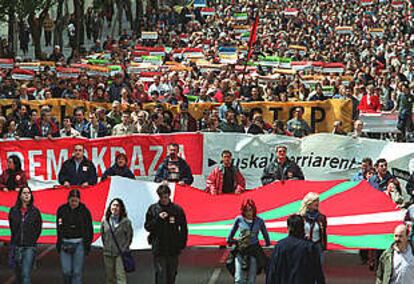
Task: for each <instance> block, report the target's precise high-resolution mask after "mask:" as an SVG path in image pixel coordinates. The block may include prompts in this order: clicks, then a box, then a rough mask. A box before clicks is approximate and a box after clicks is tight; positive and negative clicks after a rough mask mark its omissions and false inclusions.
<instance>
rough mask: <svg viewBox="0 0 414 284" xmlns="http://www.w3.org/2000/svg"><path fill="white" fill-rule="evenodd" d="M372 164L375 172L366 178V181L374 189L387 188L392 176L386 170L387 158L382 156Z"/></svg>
mask: <svg viewBox="0 0 414 284" xmlns="http://www.w3.org/2000/svg"><path fill="white" fill-rule="evenodd" d="M374 166H375V168H376V170H377V172H376V174H375V175H374V176H372V177H371V178H370V179H369V180H368V182H369V183H370V184H371V185H372V186H373V187H375V188H376V189H378V190H380V191H385V190H386V189H387V184H388V181H389V180H390V179H392V178H393V176H392V175H391V173H390V172H389V171H388V163H387V160H385V159H382V158H381V159H378V160H377V161H376V162H375V165H374Z"/></svg>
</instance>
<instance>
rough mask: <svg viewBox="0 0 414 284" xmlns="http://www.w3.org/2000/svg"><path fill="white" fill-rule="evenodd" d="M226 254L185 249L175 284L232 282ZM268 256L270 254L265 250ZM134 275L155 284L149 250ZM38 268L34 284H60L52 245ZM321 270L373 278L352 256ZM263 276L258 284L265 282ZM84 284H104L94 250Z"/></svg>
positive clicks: (343, 278)
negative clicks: (226, 264)
mask: <svg viewBox="0 0 414 284" xmlns="http://www.w3.org/2000/svg"><path fill="white" fill-rule="evenodd" d="M227 253H228V251H227V250H225V249H218V248H191V249H186V250H185V251H184V252H183V253H182V255H181V257H180V266H179V271H178V276H177V281H176V283H177V284H227V283H229V284H230V283H234V281H233V278H232V277H231V275H230V274H229V273H228V272H227V270H226V269H225V267H224V261H225V258H226V256H227ZM267 253H268V254H270V253H271V251H270V250H269V251H267ZM6 255H7V253H6V249H5V248H0V283H4V284H11V283H14V281H13V273H12V271H10V270H9V269H8V268H7V266H6ZM134 257H135V260H136V264H137V270H136V272H134V273H132V274H129V275H128V283H137V284H147V283H154V276H153V274H154V272H153V271H154V270H153V265H152V256H151V252H150V251H135V252H134ZM38 258H39V259H38V261H37V265H36V266H37V267H36V269H35V270H34V272H33V278H32V279H33V281H32V283H33V284H37V283H39V284H45V283H46V284H52V283H62V276H61V270H60V263H59V257H58V254H57V253H56V251H55V250H54V248H53V247H52V246H43V247H41V248H39V253H38ZM324 271H325V275H326V278H327V283H333V284H351V283H352V284H372V283H375V275H374V273H373V272H370V271H369V270H368V267H367V266H363V265H361V264H360V261H359V257H358V255H357V254H355V253H345V252H327V253H326V255H325V263H324ZM264 282H265V278H264V275H260V276H259V277H258V280H257V283H258V284H260V283H264ZM84 283H88V284H89V283H91V284H94V283H102V284H103V283H105V272H104V266H103V260H102V254H101V251H100V250H99V249H94V250H92V252H91V253H90V255H89V256H88V257H87V259H86V264H85V272H84Z"/></svg>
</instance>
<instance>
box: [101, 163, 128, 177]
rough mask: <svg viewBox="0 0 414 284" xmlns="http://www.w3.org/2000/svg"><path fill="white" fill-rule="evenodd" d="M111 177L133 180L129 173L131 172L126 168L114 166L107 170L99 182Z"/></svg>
mask: <svg viewBox="0 0 414 284" xmlns="http://www.w3.org/2000/svg"><path fill="white" fill-rule="evenodd" d="M112 176H120V177H126V178H130V179H135V176H134V174H133V173H132V172H131V170H130V169H129V168H128V167H122V168H121V167H118V166H117V165H116V164H115V165H113V166H112V167H110V168H109V169H107V170H106V171H105V172H104V173H103V175H102V178H101V181H104V180H106V179H107V178H108V177H112Z"/></svg>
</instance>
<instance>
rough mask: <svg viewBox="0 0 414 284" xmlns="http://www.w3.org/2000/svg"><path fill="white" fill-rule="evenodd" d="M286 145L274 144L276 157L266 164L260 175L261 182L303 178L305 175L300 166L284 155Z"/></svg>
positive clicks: (264, 183) (267, 182)
mask: <svg viewBox="0 0 414 284" xmlns="http://www.w3.org/2000/svg"><path fill="white" fill-rule="evenodd" d="M286 154H287V147H286V146H284V145H279V146H276V156H277V159H276V161H274V162H273V163H271V164H270V165H268V166H267V167H266V168H265V169H264V171H263V175H262V178H261V179H262V184H263V185H266V184H269V183H272V182H274V181H282V182H283V181H284V180H289V179H299V180H304V179H305V176H304V175H303V173H302V170H301V168H300V167H299V166H298V165H297V164H296V163H295V162H294V161H292V160H290V159H289V158H287V157H286Z"/></svg>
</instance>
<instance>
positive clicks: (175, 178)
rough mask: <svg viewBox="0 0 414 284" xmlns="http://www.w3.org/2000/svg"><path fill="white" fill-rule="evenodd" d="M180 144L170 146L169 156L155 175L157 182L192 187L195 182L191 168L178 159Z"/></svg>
mask: <svg viewBox="0 0 414 284" xmlns="http://www.w3.org/2000/svg"><path fill="white" fill-rule="evenodd" d="M178 152H179V147H178V144H170V145H168V156H167V157H166V158H165V160H164V161H163V162H162V164H161V165H160V167H159V168H158V170H157V173H156V174H155V179H154V181H155V182H178V183H179V184H181V185H184V184H187V185H191V184H192V183H193V181H194V178H193V174H192V173H191V169H190V166H189V165H188V164H187V162H186V161H185V160H184V159H182V158H180V157H178Z"/></svg>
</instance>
